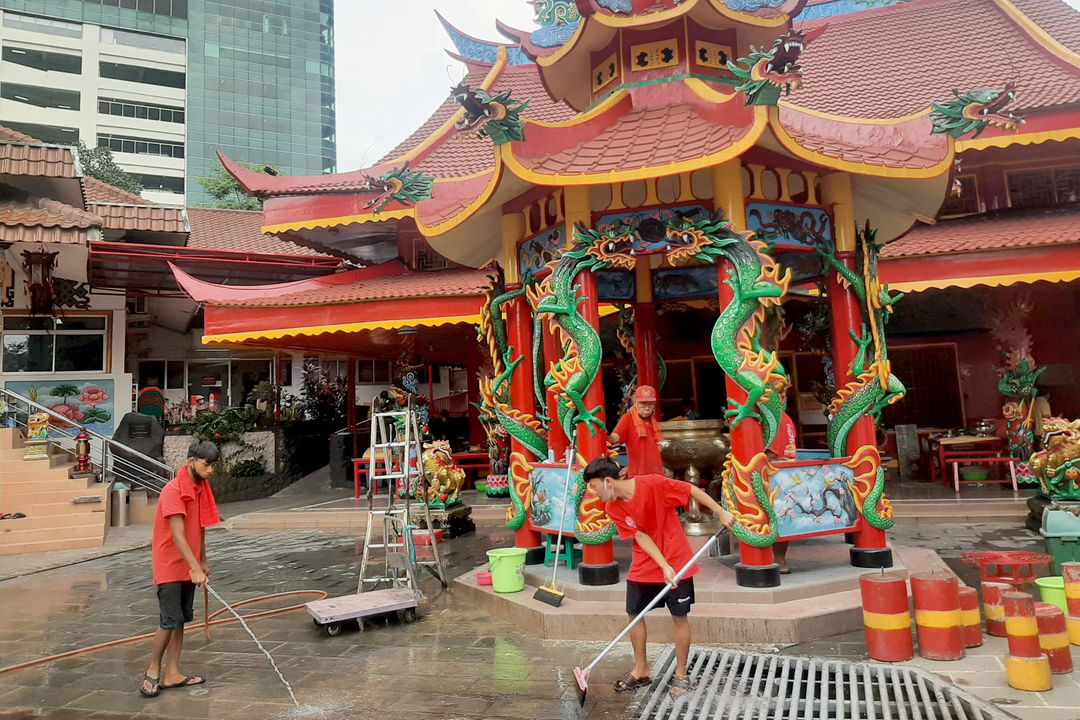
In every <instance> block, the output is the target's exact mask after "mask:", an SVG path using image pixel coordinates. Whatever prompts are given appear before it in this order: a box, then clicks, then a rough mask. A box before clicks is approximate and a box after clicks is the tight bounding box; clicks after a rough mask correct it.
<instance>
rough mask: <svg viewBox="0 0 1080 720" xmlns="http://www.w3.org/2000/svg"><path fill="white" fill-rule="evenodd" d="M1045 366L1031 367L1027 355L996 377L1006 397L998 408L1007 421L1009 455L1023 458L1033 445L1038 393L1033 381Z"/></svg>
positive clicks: (999, 388)
mask: <svg viewBox="0 0 1080 720" xmlns="http://www.w3.org/2000/svg"><path fill="white" fill-rule="evenodd" d="M1044 370H1046V368H1045V367H1042V368H1036V367H1034V366H1033V365H1032V364H1031V362H1030V361H1029V359H1028V358H1027V357H1022V358H1020V360H1019V361H1018V362H1017V363H1016V364H1015V365H1012V366H1010V367H1007V368H1006V369H1005V372H1004V374H1003V375H1002V376H1001V379H1000V380H999V381H998V392H1000V393H1001V394H1002V395H1004V396H1005V397H1007V398H1008V401H1007V402H1006V403H1005V405H1003V406H1002V408H1001V411H1002V414H1003V415H1004V416H1005V421H1006V423H1007V432H1008V436H1009V455H1010V456H1012V457H1014V458H1020V459H1021V460H1026V459H1027V458H1028V457H1030V455H1031V451H1032V449H1033V447H1034V445H1035V422H1034V418H1033V411H1034V408H1035V398H1036V397H1038V395H1039V388H1038V385H1037V384H1036V383H1038V381H1039V376H1040V375H1042V374H1043V371H1044Z"/></svg>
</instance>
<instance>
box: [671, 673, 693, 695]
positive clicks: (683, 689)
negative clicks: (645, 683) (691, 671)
mask: <svg viewBox="0 0 1080 720" xmlns="http://www.w3.org/2000/svg"><path fill="white" fill-rule="evenodd" d="M695 687H697V683H695V682H694V681H693V680H691V679H690V676H686V677H677V678H671V689H670V690H669V691H668V692H669V693H671V697H673V698H678V697H682V696H683V695H685V694H686V693H688V692H690V691H691V690H693V689H694V688H695Z"/></svg>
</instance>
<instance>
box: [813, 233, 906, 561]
mask: <svg viewBox="0 0 1080 720" xmlns="http://www.w3.org/2000/svg"><path fill="white" fill-rule="evenodd" d="M836 256H837V260H838V261H839V262H840V263H842V264H843V265H844V267H846V268H848V269H850V270H851V271H852V272H856V270H855V253H853V252H838V253H837V254H836ZM827 275H828V281H827V285H826V289H827V291H828V294H829V310H830V313H831V316H832V317H831V320H832V322H831V323H830V327H831V339H832V347H833V372H834V373H835V374H836V386H837V388H842V387H844V386H845V385H847V384H848V383H849V382H851V381H853V380H854V379H855V374H854V372H853V369H852V366H853V363H854V362H855V356H856V355H857V354H858V351H859V348H858V346H857V345H856V344H855V341H854V340H852V338H851V335H850V334H849V331H850V332H853V333H855V334H856V335H857V336H859V337H862V335H861V334H862V332H863V329H862V324H863V321H862V305H861V302H860V300H859V297H858V296H857V295H856V294H855V292H854V291H853V290H852V289H851V288H850V287H848V288H845V287H844V286H843V285H842V284H841V283H840V282H839V281H838V280H837V277H836V273H835V272H829V273H827ZM866 332H870V330H869V328H867V330H866ZM868 352H870V351H868ZM866 362H867V364H868V365H869V363H870V362H872V358H867V361H866ZM864 445H870V446H874V445H877V437H876V433H875V430H874V421H873V419H872V418H871V417H870V416H868V415H865V416H863V417H862V418H861V419H860V420H859V421H858V422H857V423H855V427H854V428H852V430H851V434H850V435H849V436H848V443H847V448H846V450H847V453H848V455H851V454H852V453H854V452H855V450H857V449H858V448H860V447H862V446H864ZM851 559H852V564H853V565H856V566H858V567H891V566H892V552H891V551H890V550H889V549H888V547H887V546H886V542H885V531H884V530H879V529H877V528H874V527H871V526H870V525H869V524H868V523H867V522H866V520H864V519H860V520H859V529H858V530H857V531H856V532H855V547H854V548H852V550H851Z"/></svg>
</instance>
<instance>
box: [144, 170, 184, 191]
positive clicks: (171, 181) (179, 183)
mask: <svg viewBox="0 0 1080 720" xmlns="http://www.w3.org/2000/svg"><path fill="white" fill-rule="evenodd" d="M135 177H136V179H138V181H139V183H140V184H141V185H142V186H143V189H144V190H153V191H154V192H170V193H176V194H178V195H183V194H184V178H182V177H169V176H168V175H139V174H136V175H135Z"/></svg>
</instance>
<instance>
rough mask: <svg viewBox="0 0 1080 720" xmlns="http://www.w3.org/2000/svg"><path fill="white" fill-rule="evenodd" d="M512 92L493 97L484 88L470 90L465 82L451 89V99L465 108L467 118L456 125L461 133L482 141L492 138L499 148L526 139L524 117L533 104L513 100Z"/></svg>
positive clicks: (503, 92) (508, 91)
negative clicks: (472, 135) (526, 109)
mask: <svg viewBox="0 0 1080 720" xmlns="http://www.w3.org/2000/svg"><path fill="white" fill-rule="evenodd" d="M511 92H512V91H511V90H504V91H502V92H500V93H498V94H497V95H494V96H493V95H491V94H489V93H488V92H487V91H486V90H483V89H482V88H470V87H469V86H468V85H467V84H466V83H465V81H464V80H462V81H461V82H460V83H458V84H457V85H455V86H454V87H453V88H451V89H450V95H451V96H452V97H453V98H454V99H455V100H456V101H457V102H458V103H459V104H460V105H461V107H463V108H465V114H464V115H463V116H462V117H461V119H460V120H458V121H457V122H456V123H454V128H455V129H456V130H457V132H458V133H461V134H467V133H472V134H474V135H476V137H479V138H485V137H489V138H491V141H492V142H493V143H495V144H496V145H504V144H506V143H508V142H521V141H522V140H524V139H525V121H524V120H522V119H521V113H522V111H523V110H525V108H527V107H528V106H529V103H530V102H531V101H530V100H512V99H511V98H510V94H511Z"/></svg>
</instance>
